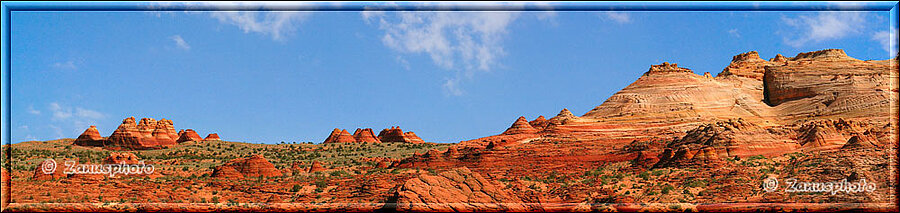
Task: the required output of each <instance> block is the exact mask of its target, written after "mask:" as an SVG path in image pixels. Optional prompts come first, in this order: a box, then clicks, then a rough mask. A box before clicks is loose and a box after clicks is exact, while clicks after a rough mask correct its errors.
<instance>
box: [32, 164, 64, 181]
mask: <svg viewBox="0 0 900 213" xmlns="http://www.w3.org/2000/svg"><path fill="white" fill-rule="evenodd" d="M54 163H56V164H53V163H51V162H49V161H41V163H39V164H38V165H37V166H36V167H34V174H33V175H32V176H31V179H32V180H56V179H60V178H65V177H66V176H67V175H66V174H65V173H63V170H64V169H65V165H63V164H62V163H59V162H54ZM45 170H46V172H45Z"/></svg>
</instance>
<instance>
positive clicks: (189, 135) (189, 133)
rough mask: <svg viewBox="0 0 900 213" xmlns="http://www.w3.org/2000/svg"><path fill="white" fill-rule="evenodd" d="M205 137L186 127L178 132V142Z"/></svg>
mask: <svg viewBox="0 0 900 213" xmlns="http://www.w3.org/2000/svg"><path fill="white" fill-rule="evenodd" d="M202 140H203V138H201V137H200V134H197V132H195V131H194V130H193V129H185V130H182V131H179V132H178V140H177V141H176V142H178V143H183V142H188V141H202Z"/></svg>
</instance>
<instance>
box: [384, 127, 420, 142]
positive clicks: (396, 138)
mask: <svg viewBox="0 0 900 213" xmlns="http://www.w3.org/2000/svg"><path fill="white" fill-rule="evenodd" d="M378 140H380V141H381V142H404V143H424V142H425V141H424V140H422V138H419V136H417V135H416V133H413V132H406V133H404V132H403V130H402V129H400V127H399V126H396V127H391V128H390V129H383V130H381V132H379V133H378Z"/></svg>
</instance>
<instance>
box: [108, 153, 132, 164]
mask: <svg viewBox="0 0 900 213" xmlns="http://www.w3.org/2000/svg"><path fill="white" fill-rule="evenodd" d="M140 161H141V159H140V158H138V157H137V156H136V155H134V153H130V152H110V153H109V156H107V157H106V158H104V159H103V163H104V164H122V163H124V164H138V163H140Z"/></svg>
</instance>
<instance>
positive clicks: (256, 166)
mask: <svg viewBox="0 0 900 213" xmlns="http://www.w3.org/2000/svg"><path fill="white" fill-rule="evenodd" d="M235 172H237V173H235ZM238 174H240V175H238ZM212 176H213V177H222V178H238V177H275V176H281V172H280V171H278V169H275V165H273V164H272V163H269V161H268V160H266V158H264V157H263V156H262V155H253V156H250V157H246V158H238V159H234V160H231V161H229V162H228V163H225V164H223V165H221V166H217V167H216V168H215V169H214V170H213V175H212Z"/></svg>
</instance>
